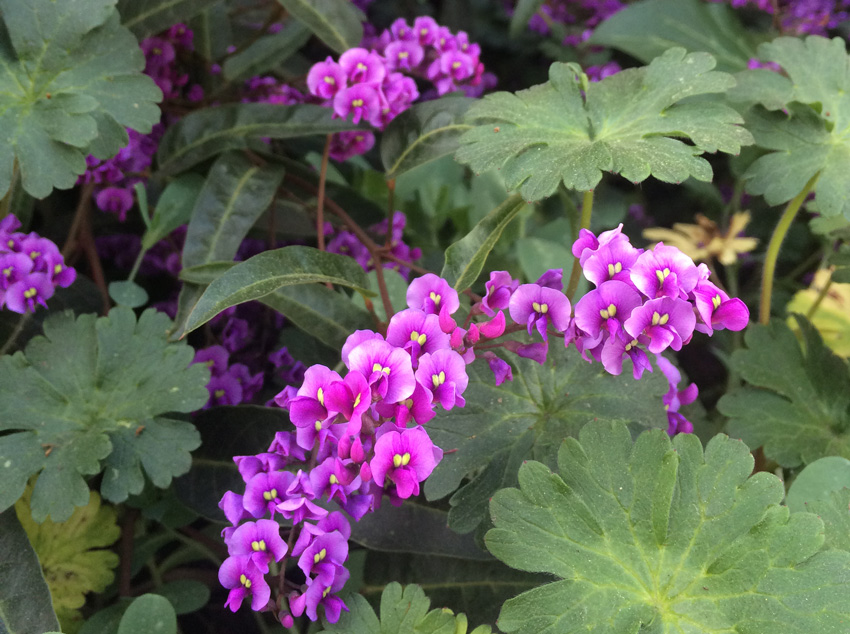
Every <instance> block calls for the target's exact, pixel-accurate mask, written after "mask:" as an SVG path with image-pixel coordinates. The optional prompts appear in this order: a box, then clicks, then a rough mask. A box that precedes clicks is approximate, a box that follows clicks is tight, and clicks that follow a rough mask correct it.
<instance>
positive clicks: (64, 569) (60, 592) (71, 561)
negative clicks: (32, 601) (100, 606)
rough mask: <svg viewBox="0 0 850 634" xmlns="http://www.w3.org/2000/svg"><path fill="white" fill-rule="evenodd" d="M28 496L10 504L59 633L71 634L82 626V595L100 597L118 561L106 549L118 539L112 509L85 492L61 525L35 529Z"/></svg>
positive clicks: (93, 495) (97, 496)
mask: <svg viewBox="0 0 850 634" xmlns="http://www.w3.org/2000/svg"><path fill="white" fill-rule="evenodd" d="M30 495H31V490H27V492H25V493H24V496H23V497H22V498H21V499H20V500H18V501H17V502H16V503H15V512H16V513H17V515H18V519H19V520H20V522H21V525H22V526H23V527H24V530H25V531H26V533H27V536H28V537H29V540H30V543H31V544H32V547H33V549H35V552H36V554H37V555H38V559H39V563H40V564H41V568H42V570H43V571H44V576H45V579H46V580H47V585H48V587H49V588H50V594H51V596H52V597H53V608H54V609H55V610H56V614H57V616H58V617H59V621H60V623H61V624H62V629H64V630H66V631H71V629H73V628H72V627H69V626H70V625H71V624H72V623H74V622H77V621H82V615H81V613H80V611H79V608H81V607H82V606H83V605H84V604H85V600H86V598H85V595H86V594H87V593H88V592H102V591H103V590H104V589H106V587H107V586H108V585H109V584H110V583H112V580H113V578H114V575H113V573H112V571H113V569H115V568H116V567H117V566H118V561H119V560H118V555H116V554H115V553H114V552H112V551H111V550H108V548H109V546H112V544H114V543H115V542H116V541H117V540H118V538H119V537H120V535H121V530H120V529H119V528H118V524H117V523H116V521H115V517H116V515H115V509H114V508H113V507H111V506H106V505H103V504H101V499H100V496H99V495H98V494H97V493H96V492H95V491H90V493H89V502H88V504H86V505H85V506H80V507H77V508H76V509H74V513H73V514H72V515H71V517H70V518H68V519H67V520H66V521H64V522H60V523H58V524H57V523H54V522H52V521H50V520H49V519H48V520H45V521H44V522H42V523H41V524H37V523H36V522H35V521H33V519H32V512H31V510H30Z"/></svg>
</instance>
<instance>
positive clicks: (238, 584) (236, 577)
mask: <svg viewBox="0 0 850 634" xmlns="http://www.w3.org/2000/svg"><path fill="white" fill-rule="evenodd" d="M218 581H219V583H220V584H221V585H222V586H224V587H225V588H228V589H229V590H230V593H229V594H228V595H227V602H226V603H225V604H224V606H225V607H227V608H230V610H231V611H232V612H236V610H238V609H239V607H240V606H241V605H242V600H243V599H244V598H245V597H248V596H250V597H251V609H252V610H254V611H259V610H262V609H263V608H265V607H266V605H268V603H269V599H270V598H271V595H272V591H271V588H269V584H267V583H266V580H265V578H264V577H263V573H262V572H260V570H259V569H258V568H257V566H255V565H254V563H253V562H252V561H251V558H250V557H245V556H234V557H228V558H227V559H225V560H224V563H223V564H221V568H219V569H218Z"/></svg>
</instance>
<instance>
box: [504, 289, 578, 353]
mask: <svg viewBox="0 0 850 634" xmlns="http://www.w3.org/2000/svg"><path fill="white" fill-rule="evenodd" d="M509 310H510V314H511V319H513V320H514V321H515V322H516V323H518V324H526V325H527V326H528V334H529V335H530V334H531V329H532V327H536V328H537V331H538V332H539V333H540V335H541V336H542V337H543V340H544V341H546V340H548V335H547V334H546V329H547V327H548V325H549V324H550V323H551V324H552V326H553V327H554V328H555V330H557V331H558V332H564V331H565V330H566V329H567V327H568V326H569V324H570V310H571V307H570V300H569V299H567V296H566V295H564V294H563V293H561V292H560V291H556V290H554V289H552V288H546V287H545V286H538V285H537V284H523V285H522V286H520V287H519V288H518V289H517V290H516V291H515V292H514V294H513V295H512V296H511V301H510V304H509Z"/></svg>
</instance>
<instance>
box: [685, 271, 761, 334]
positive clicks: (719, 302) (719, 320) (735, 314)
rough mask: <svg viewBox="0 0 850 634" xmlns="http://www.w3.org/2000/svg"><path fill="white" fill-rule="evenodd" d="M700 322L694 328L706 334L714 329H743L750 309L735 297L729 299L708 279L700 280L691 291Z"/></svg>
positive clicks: (712, 332)
mask: <svg viewBox="0 0 850 634" xmlns="http://www.w3.org/2000/svg"><path fill="white" fill-rule="evenodd" d="M691 296H692V297H693V301H694V304H696V308H697V313H698V314H699V317H700V321H701V323H698V324H697V325H696V330H698V331H699V332H704V333H706V334H707V335H712V334H714V331H715V330H724V329H729V330H743V329H744V328H746V327H747V323H749V321H750V310H749V309H748V308H747V305H746V304H745V303H744V302H743V301H741V300H740V299H738V298H737V297H735V298H732V299H730V298H729V296H728V295H727V294H726V293H725V292H723V291H722V290H721V289H719V288H717V286H715V285H714V284H712V283H711V282H709V281H708V280H702V281H700V282H699V283H698V284H697V286H696V288H695V289H694V290H693V291H692V292H691Z"/></svg>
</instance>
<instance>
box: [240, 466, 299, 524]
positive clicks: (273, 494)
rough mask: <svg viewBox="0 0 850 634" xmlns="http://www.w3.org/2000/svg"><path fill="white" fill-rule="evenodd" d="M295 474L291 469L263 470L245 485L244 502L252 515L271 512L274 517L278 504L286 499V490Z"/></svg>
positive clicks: (260, 515)
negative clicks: (267, 471)
mask: <svg viewBox="0 0 850 634" xmlns="http://www.w3.org/2000/svg"><path fill="white" fill-rule="evenodd" d="M294 479H295V474H294V473H290V472H289V471H272V472H271V473H265V472H263V471H261V472H260V473H258V474H256V475H255V476H254V477H253V478H251V479H250V480H249V481H248V482H247V483H246V485H245V495H244V496H243V497H242V504H243V506H244V507H245V510H246V511H248V512H249V513H250V514H251V516H252V517H262V516H263V515H265V514H266V513H270V514H271V516H272V517H274V514H275V511H276V510H277V505H278V504H280V503H281V502H282V501H283V500H285V499H286V490H287V489H288V488H289V487H290V485H291V484H292V482H293V480H294Z"/></svg>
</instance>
